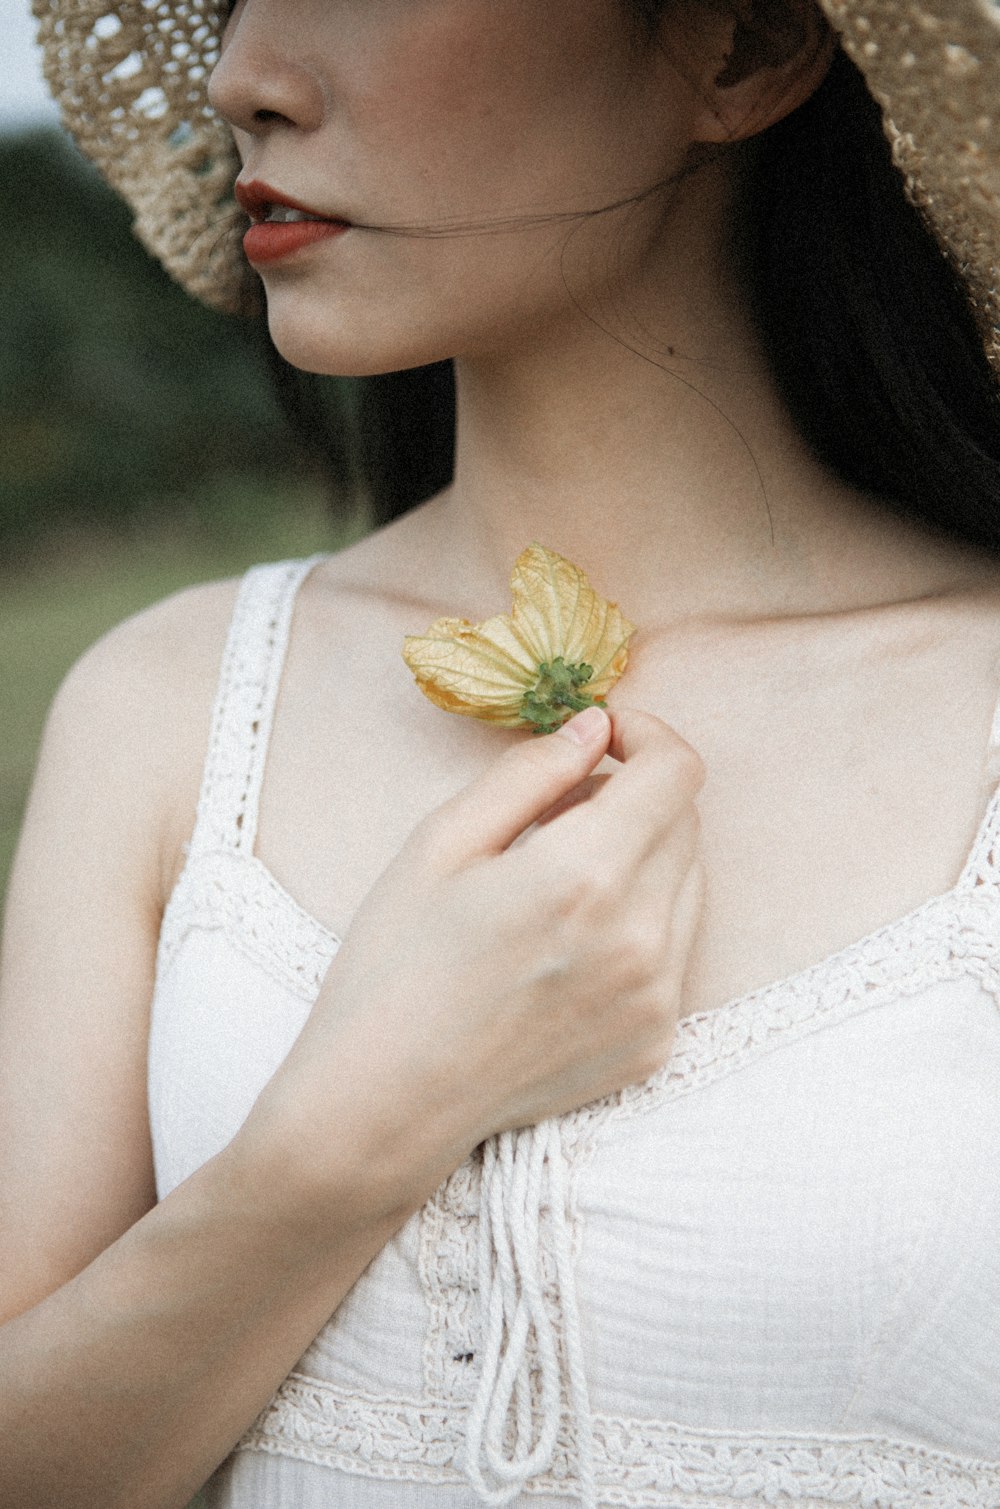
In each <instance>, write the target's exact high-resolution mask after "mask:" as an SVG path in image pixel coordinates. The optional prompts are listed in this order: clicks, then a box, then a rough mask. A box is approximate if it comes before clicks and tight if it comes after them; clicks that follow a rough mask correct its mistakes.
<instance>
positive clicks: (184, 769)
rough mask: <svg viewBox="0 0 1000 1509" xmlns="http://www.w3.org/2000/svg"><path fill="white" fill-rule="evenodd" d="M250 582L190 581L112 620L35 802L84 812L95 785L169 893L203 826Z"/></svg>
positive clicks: (60, 716) (64, 692) (78, 672)
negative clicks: (198, 820) (222, 678)
mask: <svg viewBox="0 0 1000 1509" xmlns="http://www.w3.org/2000/svg"><path fill="white" fill-rule="evenodd" d="M238 586H239V583H238V581H236V580H228V581H219V582H210V583H206V584H203V585H199V586H195V587H189V588H185V589H184V590H183V591H180V592H177V593H174V594H173V595H172V596H170V597H168V598H165V599H163V600H162V601H161V602H158V603H156V604H154V605H153V606H152V607H150V608H147V609H145V610H144V611H143V612H141V613H138V614H136V615H135V616H133V617H132V618H129V619H126V620H125V621H124V622H123V623H121V624H119V625H118V626H117V627H116V628H114V629H111V630H110V631H109V632H108V633H107V634H105V635H103V636H102V638H101V639H99V640H98V641H97V642H96V643H95V644H94V645H92V646H91V647H90V649H88V650H87V651H85V653H84V654H83V655H82V656H81V657H80V659H79V660H78V661H77V662H76V664H75V665H74V666H73V667H72V669H71V670H70V671H69V673H68V674H67V676H66V678H65V680H64V681H63V683H62V685H61V687H60V688H59V691H58V692H57V694H56V697H55V699H54V701H53V704H52V707H51V710H50V713H49V718H48V723H47V726H46V732H45V738H44V740H43V744H42V751H41V756H40V759H39V766H38V772H37V777H36V783H35V791H34V793H33V797H32V806H37V805H38V804H39V803H41V802H48V803H50V804H52V805H54V807H55V808H57V809H60V810H64V809H68V808H69V806H70V805H71V804H72V805H73V806H74V807H75V808H76V810H77V811H78V812H79V809H80V798H81V796H82V795H83V794H84V793H85V794H86V804H87V807H88V808H89V809H90V810H91V811H92V812H93V813H94V814H95V816H96V815H97V814H98V813H100V814H102V817H101V821H103V822H105V823H106V824H108V825H109V826H110V828H111V829H112V830H117V831H118V833H119V840H120V842H122V843H123V844H126V843H127V846H128V848H129V849H132V848H135V849H141V851H142V853H143V855H144V857H145V862H146V866H147V876H148V881H149V884H150V886H151V887H152V890H153V892H154V895H155V896H156V898H157V899H158V900H162V899H164V892H163V888H164V886H168V885H169V884H170V883H171V876H172V875H173V873H174V870H175V868H176V865H175V858H176V855H177V854H179V852H180V845H181V844H182V843H183V840H184V838H185V837H187V836H189V831H190V826H191V824H192V823H193V818H194V809H195V806H196V803H197V795H198V784H199V779H200V771H201V767H202V763H203V760H204V755H205V749H206V745H207V741H208V730H209V723H210V719H211V711H212V703H213V699H214V695H215V688H216V684H217V681H218V674H219V665H220V661H221V657H222V652H223V647H224V645H225V639H226V632H227V629H228V625H229V622H230V618H231V616H232V611H233V605H234V602H235V598H236V593H237V590H238ZM80 816H81V817H82V816H83V814H82V813H80ZM30 819H31V811H30V809H29V824H30ZM185 828H187V830H188V831H187V832H185V831H184V829H185Z"/></svg>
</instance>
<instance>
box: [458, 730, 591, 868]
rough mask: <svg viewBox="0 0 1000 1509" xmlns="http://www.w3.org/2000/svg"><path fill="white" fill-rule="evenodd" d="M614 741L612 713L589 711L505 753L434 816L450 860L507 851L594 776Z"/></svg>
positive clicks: (459, 860) (460, 861) (464, 862)
mask: <svg viewBox="0 0 1000 1509" xmlns="http://www.w3.org/2000/svg"><path fill="white" fill-rule="evenodd" d="M610 738H611V719H610V718H609V717H608V715H607V713H606V712H604V710H603V708H600V707H588V708H586V709H585V710H584V711H583V712H582V713H577V714H576V715H575V717H572V718H570V719H569V721H568V722H566V723H564V724H563V726H562V727H561V728H558V729H556V731H555V733H551V734H544V735H543V736H542V737H541V738H535V739H525V740H524V742H523V743H521V744H517V745H515V746H514V747H513V748H512V749H508V750H506V751H505V752H504V753H503V754H502V755H501V756H500V758H499V759H498V760H496V761H494V763H493V764H492V765H491V766H489V768H488V769H487V770H485V771H483V773H482V775H480V776H477V777H476V779H475V780H474V781H471V782H470V783H469V785H468V786H466V787H464V788H463V789H462V790H461V791H460V792H458V793H457V795H456V796H453V797H451V798H450V800H449V801H447V802H445V803H444V804H443V805H442V806H441V807H439V808H438V809H437V812H436V813H434V814H432V817H431V819H430V821H431V822H432V823H434V825H435V827H436V828H437V833H436V837H437V838H438V839H440V840H441V841H442V844H443V851H444V852H443V858H444V860H445V862H446V863H447V864H449V865H454V866H455V867H456V868H458V867H459V866H461V865H463V864H467V863H468V862H469V861H470V860H472V859H477V858H481V857H482V856H484V855H487V854H500V853H502V852H503V850H504V849H506V848H508V847H509V846H510V845H511V844H512V843H513V842H514V840H515V838H518V837H519V836H520V834H522V833H523V832H524V830H525V829H526V828H529V827H530V826H531V824H532V823H533V822H536V821H537V819H538V818H540V817H542V816H544V814H545V813H546V812H548V810H549V808H550V807H551V806H552V805H553V803H554V802H557V801H558V800H559V798H560V797H562V796H564V795H565V794H566V792H568V791H572V789H573V787H574V786H576V785H578V784H579V782H580V781H582V780H584V779H585V777H586V776H588V775H589V774H590V772H591V771H592V770H593V769H594V766H595V765H596V764H597V763H598V761H599V760H600V759H601V758H602V757H603V756H604V754H605V753H606V752H607V748H608V743H609V741H610Z"/></svg>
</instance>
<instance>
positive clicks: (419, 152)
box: [211, 0, 697, 373]
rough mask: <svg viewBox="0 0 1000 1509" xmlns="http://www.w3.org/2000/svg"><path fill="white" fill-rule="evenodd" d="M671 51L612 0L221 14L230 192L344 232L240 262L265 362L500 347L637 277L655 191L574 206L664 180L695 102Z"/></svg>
mask: <svg viewBox="0 0 1000 1509" xmlns="http://www.w3.org/2000/svg"><path fill="white" fill-rule="evenodd" d="M671 55H672V50H671V49H670V48H666V47H661V46H657V45H656V44H655V43H653V44H652V45H650V46H647V45H645V42H644V41H643V40H642V39H641V38H639V37H638V36H637V35H636V33H635V31H634V30H633V29H632V27H631V25H630V17H629V14H628V9H627V5H626V0H239V3H238V4H237V6H236V9H235V10H234V12H233V15H232V18H231V20H230V23H229V26H228V28H227V31H226V34H225V38H224V42H223V53H222V58H221V61H220V63H219V65H218V67H217V69H216V71H215V74H214V76H213V79H212V83H211V97H212V101H213V104H214V105H215V107H216V109H217V110H218V111H219V112H220V113H221V114H222V115H224V116H225V117H226V118H227V119H228V120H229V122H230V124H231V125H232V128H233V132H234V135H235V139H236V144H237V148H238V150H239V153H240V156H241V158H242V160H243V171H242V173H241V175H240V177H241V180H242V181H244V182H248V181H253V182H254V183H256V184H266V185H267V186H269V187H270V188H271V189H273V190H275V191H276V192H277V194H278V195H281V196H283V197H286V198H288V199H291V200H294V201H295V202H296V203H297V204H299V205H302V206H306V207H308V209H310V210H314V211H316V212H318V213H320V214H322V215H324V216H326V217H329V218H332V219H341V220H346V221H348V222H350V223H351V224H350V229H348V230H347V231H346V232H344V233H342V234H340V235H337V236H331V237H325V238H323V239H320V240H318V241H315V242H314V243H312V244H310V245H308V246H305V247H303V248H301V249H299V250H296V251H294V252H293V253H292V254H291V255H288V256H284V257H281V258H279V259H278V260H276V261H270V262H268V263H266V264H263V265H260V266H259V271H260V272H261V275H262V277H263V280H264V285H265V288H266V291H267V299H268V308H269V317H270V323H271V330H272V334H273V336H274V339H275V342H276V344H277V345H278V347H279V349H280V350H281V351H282V353H283V354H284V355H285V356H286V357H287V358H288V359H289V360H291V361H292V362H294V363H296V364H297V365H299V366H302V367H305V368H308V369H312V370H316V371H327V372H341V373H363V372H370V371H379V370H390V369H395V368H401V367H404V366H411V365H417V364H420V363H424V362H428V361H432V360H437V359H441V358H444V357H448V356H475V355H478V354H486V353H498V352H504V351H507V350H510V349H513V348H514V347H516V346H517V344H518V343H519V342H521V341H523V340H524V339H526V338H530V339H534V340H537V338H538V335H539V333H540V332H541V331H542V330H544V329H551V331H552V332H553V333H554V334H555V333H557V332H558V330H559V328H560V327H561V325H563V324H564V323H565V322H567V321H569V322H576V323H577V324H578V323H579V321H580V319H581V318H582V316H581V314H580V312H579V309H578V307H577V306H578V305H582V306H583V307H584V308H589V306H590V304H591V303H592V302H594V301H596V302H597V303H598V304H605V303H606V301H607V299H608V298H609V297H611V298H612V299H616V298H617V297H618V296H620V295H622V294H624V292H625V291H626V289H627V288H628V287H630V286H632V287H640V286H642V285H643V284H644V282H646V283H648V279H649V277H650V274H651V271H652V270H653V269H654V267H655V266H656V264H657V262H658V259H659V258H661V257H662V256H663V253H664V239H665V233H663V225H664V222H665V219H666V218H667V217H668V216H669V213H670V200H671V194H670V193H669V191H668V192H664V193H659V192H658V193H654V194H652V195H649V196H648V197H647V198H646V199H645V200H643V201H642V202H641V204H639V205H631V206H628V207H627V208H622V209H617V210H612V211H611V212H609V213H606V214H602V215H598V216H591V217H581V216H579V215H578V213H577V212H579V211H586V210H592V209H597V208H599V207H603V206H607V205H613V204H615V203H617V202H618V201H620V200H623V199H627V198H629V197H630V196H633V195H635V194H637V193H641V192H642V191H644V190H647V189H649V188H650V187H651V186H652V185H655V184H657V183H660V182H662V181H663V180H665V179H669V178H670V177H671V176H672V175H674V174H676V173H677V172H678V170H679V169H680V168H681V167H682V166H683V164H684V162H685V160H686V157H687V150H688V147H689V143H690V138H691V122H692V120H693V118H694V115H695V111H696V108H697V99H696V91H695V89H694V88H692V86H691V84H690V83H688V82H685V79H684V78H682V76H681V75H680V74H679V73H678V72H677V70H676V68H675V66H674V65H673V64H672V63H671V62H670V57H671ZM536 216H537V217H539V221H538V223H537V224H531V223H530V222H531V217H536ZM551 217H557V218H554V219H553V218H551ZM558 217H568V218H558ZM505 221H506V222H511V223H510V224H509V225H507V226H506V227H505V225H504V222H505ZM525 221H527V222H528V223H527V224H525V223H524V222H525ZM463 226H464V227H466V230H465V231H464V232H461V230H460V228H461V227H463ZM392 227H399V228H400V229H399V231H398V233H397V232H393V231H391V230H390V229H389V228H392ZM407 228H409V229H407ZM456 228H458V229H459V233H448V232H449V230H452V231H454V230H455V229H456Z"/></svg>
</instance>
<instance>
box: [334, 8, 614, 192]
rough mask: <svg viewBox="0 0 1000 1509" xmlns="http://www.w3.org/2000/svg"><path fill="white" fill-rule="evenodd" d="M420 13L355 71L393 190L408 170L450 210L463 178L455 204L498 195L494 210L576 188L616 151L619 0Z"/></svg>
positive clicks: (369, 143)
mask: <svg viewBox="0 0 1000 1509" xmlns="http://www.w3.org/2000/svg"><path fill="white" fill-rule="evenodd" d="M392 3H393V0H390V5H391V4H392ZM408 12H409V13H408V14H407V13H404V12H403V11H400V13H399V16H398V18H397V20H396V22H395V23H394V25H393V26H392V27H391V28H390V29H388V30H387V28H386V27H385V26H384V25H380V26H379V27H378V28H373V35H372V38H371V39H370V40H369V44H368V45H367V46H365V47H360V46H359V47H358V48H357V49H356V50H355V49H352V51H353V52H354V56H353V58H352V63H351V67H350V69H349V70H346V69H345V70H344V89H345V95H344V99H345V102H346V104H347V108H348V109H349V111H350V114H351V116H352V120H351V126H352V136H353V139H354V141H356V142H357V144H358V146H359V148H360V150H362V151H364V152H365V155H366V156H368V155H369V153H371V166H372V167H376V166H377V167H378V170H379V172H380V173H381V174H383V175H386V176H387V178H388V179H389V180H392V181H394V182H396V184H397V185H398V182H399V176H400V175H399V172H398V169H397V165H398V167H402V168H403V169H404V170H405V172H408V173H412V174H415V175H416V177H417V180H418V181H419V182H420V183H421V184H422V185H423V186H425V187H426V186H427V185H434V186H436V187H437V192H436V193H435V198H436V199H437V198H440V200H441V202H444V200H445V199H446V198H447V196H446V195H445V193H444V192H443V191H444V186H445V181H446V180H447V179H448V178H449V175H451V176H450V190H451V193H452V194H453V195H454V194H456V193H457V194H458V195H459V196H460V197H466V195H467V192H468V191H470V190H472V189H473V188H476V187H478V188H480V189H486V190H487V191H488V197H487V198H486V199H485V201H484V200H482V199H480V207H481V209H483V210H484V211H485V212H488V211H489V209H490V208H491V207H494V206H496V204H497V196H498V194H499V195H501V196H503V197H502V198H501V200H500V203H502V204H506V203H508V200H507V191H508V190H511V189H515V188H516V190H517V198H518V199H519V200H523V195H524V192H525V191H529V192H530V190H531V188H532V185H537V187H538V188H541V187H542V186H543V185H544V184H547V183H548V184H551V182H552V181H553V180H555V181H556V182H564V181H567V180H568V182H567V188H568V189H570V191H571V192H572V189H573V187H574V184H573V179H574V178H576V179H577V180H580V179H582V180H583V181H584V182H586V180H588V179H589V178H591V177H592V176H593V164H594V162H595V159H599V158H601V157H602V156H604V155H606V154H609V149H610V154H611V155H613V152H614V142H613V140H612V137H613V134H614V131H615V129H616V128H617V129H618V130H619V131H620V130H621V129H622V99H623V95H624V94H625V92H626V90H627V85H628V76H627V73H626V69H625V64H624V59H623V57H622V47H623V43H622V37H621V35H620V29H621V28H620V23H619V26H618V27H617V28H614V27H613V25H612V18H613V17H614V16H615V15H616V14H617V12H616V10H615V8H614V7H613V6H611V5H609V4H608V0H416V3H415V4H414V3H413V0H410V3H409V7H408ZM376 43H377V45H376ZM562 203H563V204H565V203H566V199H565V197H564V198H563V200H562ZM539 207H543V206H539Z"/></svg>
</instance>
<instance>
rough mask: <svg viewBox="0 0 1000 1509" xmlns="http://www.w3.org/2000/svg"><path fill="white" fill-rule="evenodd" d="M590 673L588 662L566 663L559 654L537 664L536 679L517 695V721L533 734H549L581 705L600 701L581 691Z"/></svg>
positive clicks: (591, 671)
mask: <svg viewBox="0 0 1000 1509" xmlns="http://www.w3.org/2000/svg"><path fill="white" fill-rule="evenodd" d="M593 674H594V667H593V666H592V665H567V664H566V662H565V660H563V658H562V656H561V655H557V656H556V658H555V660H553V661H552V662H551V663H550V662H548V661H543V662H542V664H541V665H540V666H539V667H538V680H537V681H536V682H535V684H534V686H533V687H532V688H531V690H530V692H525V694H524V696H523V697H522V698H521V707H520V714H521V721H522V722H523V723H527V724H528V725H529V726H530V727H531V729H532V730H533V732H534V733H536V734H550V733H553V732H554V730H555V729H557V728H559V727H560V726H561V725H562V724H563V723H565V722H566V720H567V718H572V716H573V714H574V713H580V712H582V711H583V709H584V708H585V707H595V706H596V707H603V706H604V703H603V702H600V701H598V700H597V699H595V698H594V697H591V696H590V695H589V694H588V693H587V692H582V691H581V690H580V688H581V687H584V686H586V684H587V682H588V681H589V680H590V678H591V676H592V675H593Z"/></svg>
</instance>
